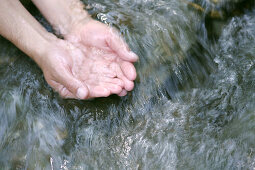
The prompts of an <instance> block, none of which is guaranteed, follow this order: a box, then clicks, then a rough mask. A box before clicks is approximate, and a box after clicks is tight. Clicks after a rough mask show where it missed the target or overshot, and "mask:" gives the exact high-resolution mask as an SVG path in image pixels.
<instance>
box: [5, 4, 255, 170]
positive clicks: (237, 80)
mask: <svg viewBox="0 0 255 170" xmlns="http://www.w3.org/2000/svg"><path fill="white" fill-rule="evenodd" d="M250 2H252V1H250ZM250 2H249V3H250ZM84 3H85V4H89V6H88V7H87V10H88V11H89V12H90V13H91V15H92V16H93V17H95V18H96V17H97V16H98V18H99V19H101V20H102V17H103V18H105V19H103V20H104V21H105V22H106V23H108V24H109V25H113V26H115V27H117V28H118V29H119V30H120V31H121V33H122V34H123V36H124V37H125V39H126V41H127V42H128V44H129V45H130V47H131V49H132V50H133V51H135V52H136V53H137V54H138V55H139V56H140V60H139V62H138V63H136V68H137V73H138V78H137V80H136V84H135V89H134V90H133V91H132V92H131V93H129V94H128V95H127V96H126V97H122V98H120V97H117V96H111V97H109V98H100V99H95V100H92V101H77V100H63V99H61V98H60V97H59V96H58V94H56V93H54V92H53V91H52V89H51V88H50V87H49V86H48V85H47V83H46V82H45V81H44V79H43V75H42V72H41V71H40V69H39V68H38V67H37V66H36V64H35V63H34V62H33V61H31V60H30V59H29V58H28V57H27V56H26V55H25V54H23V53H22V52H20V51H19V50H18V49H16V48H15V47H14V46H13V45H11V44H10V43H9V42H7V41H6V40H4V39H3V38H1V39H0V47H1V52H0V63H1V64H0V75H1V76H0V77H1V78H0V101H1V107H0V126H1V128H0V139H1V140H0V167H1V168H0V169H180V170H182V169H215V170H218V169H254V168H255V153H254V152H255V143H254V141H255V134H254V130H255V111H254V109H255V106H254V101H255V100H254V99H255V93H254V91H255V86H254V83H255V65H254V62H255V55H254V54H255V19H254V16H255V8H254V6H249V8H245V7H244V8H243V10H241V12H240V13H239V14H238V15H235V14H233V12H231V10H232V11H233V10H235V8H234V6H235V5H232V4H231V5H229V1H228V0H226V1H220V2H216V1H215V2H214V1H201V2H200V3H197V2H195V1H194V3H191V2H187V1H184V0H183V1H174V0H168V1H149V0H146V1H145V0H132V1H130V0H129V1H127V0H120V1H113V0H104V1H101V0H93V1H90V0H88V1H84ZM236 3H241V2H240V1H238V2H236V1H235V3H233V4H236ZM252 3H253V2H252ZM212 9H217V11H218V12H219V11H224V10H225V11H227V10H228V13H230V14H231V15H229V16H224V17H220V18H217V17H216V18H215V17H213V16H210V15H209V14H210V11H211V10H212ZM226 9H227V10H226ZM31 10H32V13H33V14H34V15H35V16H36V18H37V19H38V20H39V21H40V22H42V23H43V24H44V25H45V26H46V28H47V29H48V30H51V28H50V27H49V25H48V24H47V23H46V22H45V20H44V19H43V18H42V17H41V16H40V14H39V13H38V11H36V10H35V9H34V8H33V7H32V9H31ZM232 14H233V15H232ZM210 25H214V26H215V25H216V27H215V28H218V29H217V30H216V31H215V30H213V31H212V30H211V31H210V28H208V26H210Z"/></svg>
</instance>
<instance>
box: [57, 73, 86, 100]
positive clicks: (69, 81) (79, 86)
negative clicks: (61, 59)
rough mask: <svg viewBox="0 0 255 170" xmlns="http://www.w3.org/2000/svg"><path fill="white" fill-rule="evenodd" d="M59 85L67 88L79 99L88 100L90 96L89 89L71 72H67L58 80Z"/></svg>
mask: <svg viewBox="0 0 255 170" xmlns="http://www.w3.org/2000/svg"><path fill="white" fill-rule="evenodd" d="M58 79H59V83H61V84H62V85H63V86H65V87H66V88H67V90H69V91H70V92H71V93H72V94H73V95H74V96H76V97H77V98H78V99H87V98H88V95H89V90H88V87H87V86H86V85H85V84H83V83H82V82H81V81H80V80H78V79H76V78H75V77H74V76H73V75H72V74H71V73H70V72H68V71H65V72H64V73H62V75H61V76H60V77H59V78H58Z"/></svg>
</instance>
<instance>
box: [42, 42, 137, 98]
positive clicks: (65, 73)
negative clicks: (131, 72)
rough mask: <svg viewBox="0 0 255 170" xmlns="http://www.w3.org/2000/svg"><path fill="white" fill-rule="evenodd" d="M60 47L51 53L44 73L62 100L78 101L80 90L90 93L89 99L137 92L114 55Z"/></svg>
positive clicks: (84, 48) (45, 64) (64, 44)
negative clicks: (73, 99)
mask: <svg viewBox="0 0 255 170" xmlns="http://www.w3.org/2000/svg"><path fill="white" fill-rule="evenodd" d="M56 44H57V45H56V46H55V47H53V48H52V49H49V52H48V55H47V56H48V57H46V60H45V62H46V63H44V65H43V67H42V69H43V72H44V75H45V79H46V81H47V82H48V83H49V84H50V85H51V86H52V87H53V88H54V89H55V90H56V91H58V92H59V94H60V95H61V96H62V97H65V98H77V95H76V93H77V88H78V87H79V86H84V87H85V88H86V89H87V90H86V91H87V95H86V99H87V98H94V97H106V96H109V95H110V94H119V93H121V91H122V90H123V88H124V87H125V88H127V89H128V90H131V89H132V88H133V82H132V81H129V80H126V79H125V76H124V75H121V72H120V67H119V65H118V64H117V63H116V61H117V60H118V59H116V58H114V57H111V54H108V53H103V51H101V50H100V51H98V50H97V49H95V48H90V47H83V52H82V51H81V50H80V49H78V48H76V47H74V46H73V45H72V44H70V43H68V42H65V41H60V42H59V43H56ZM118 77H121V78H118ZM123 80H124V81H126V82H123ZM76 87H77V88H76ZM78 98H80V97H78ZM82 99H85V98H82Z"/></svg>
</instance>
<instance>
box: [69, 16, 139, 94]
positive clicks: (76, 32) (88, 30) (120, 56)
mask: <svg viewBox="0 0 255 170" xmlns="http://www.w3.org/2000/svg"><path fill="white" fill-rule="evenodd" d="M64 36H65V39H66V40H68V41H69V42H71V43H72V44H74V45H75V46H76V47H78V48H80V49H81V50H83V52H84V53H85V54H86V53H87V50H88V49H93V50H94V51H97V52H98V53H97V54H98V55H97V57H98V58H100V60H101V59H102V60H101V61H102V62H106V61H107V62H112V63H114V68H111V69H113V71H114V72H115V73H116V78H118V79H121V80H122V81H123V82H124V89H123V90H122V91H121V92H120V93H119V94H118V95H119V96H124V95H126V93H127V91H131V90H132V89H133V87H134V83H133V81H134V80H135V78H136V70H135V67H134V65H133V62H136V61H137V59H138V57H137V55H136V54H135V53H133V52H132V51H130V50H129V48H128V45H127V44H126V43H125V42H124V41H123V40H122V38H121V37H120V36H119V34H118V32H117V31H116V30H115V29H114V28H111V27H109V26H107V25H105V24H102V23H100V22H98V21H95V20H93V19H88V20H85V21H84V23H78V24H75V25H74V26H73V27H72V29H71V30H70V32H69V33H68V34H67V35H64ZM98 58H96V57H95V58H93V59H94V60H95V61H96V60H97V59H98ZM105 64H106V65H107V63H101V65H100V66H99V65H98V66H97V67H98V69H103V67H104V65H105ZM99 67H102V68H99Z"/></svg>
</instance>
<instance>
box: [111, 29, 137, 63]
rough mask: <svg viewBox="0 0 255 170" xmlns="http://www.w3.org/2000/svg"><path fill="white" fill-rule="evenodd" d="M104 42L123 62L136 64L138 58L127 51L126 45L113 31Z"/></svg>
mask: <svg viewBox="0 0 255 170" xmlns="http://www.w3.org/2000/svg"><path fill="white" fill-rule="evenodd" d="M106 42H107V44H108V46H109V47H110V48H111V49H112V50H113V51H114V52H116V53H117V55H118V56H119V57H120V58H122V59H123V60H126V61H130V62H136V61H137V60H138V56H137V55H136V54H135V53H134V52H132V51H130V50H129V48H128V45H127V44H126V43H125V42H124V40H123V39H122V38H121V37H120V36H119V35H118V33H116V32H115V31H111V32H110V33H109V37H108V38H107V39H106Z"/></svg>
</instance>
